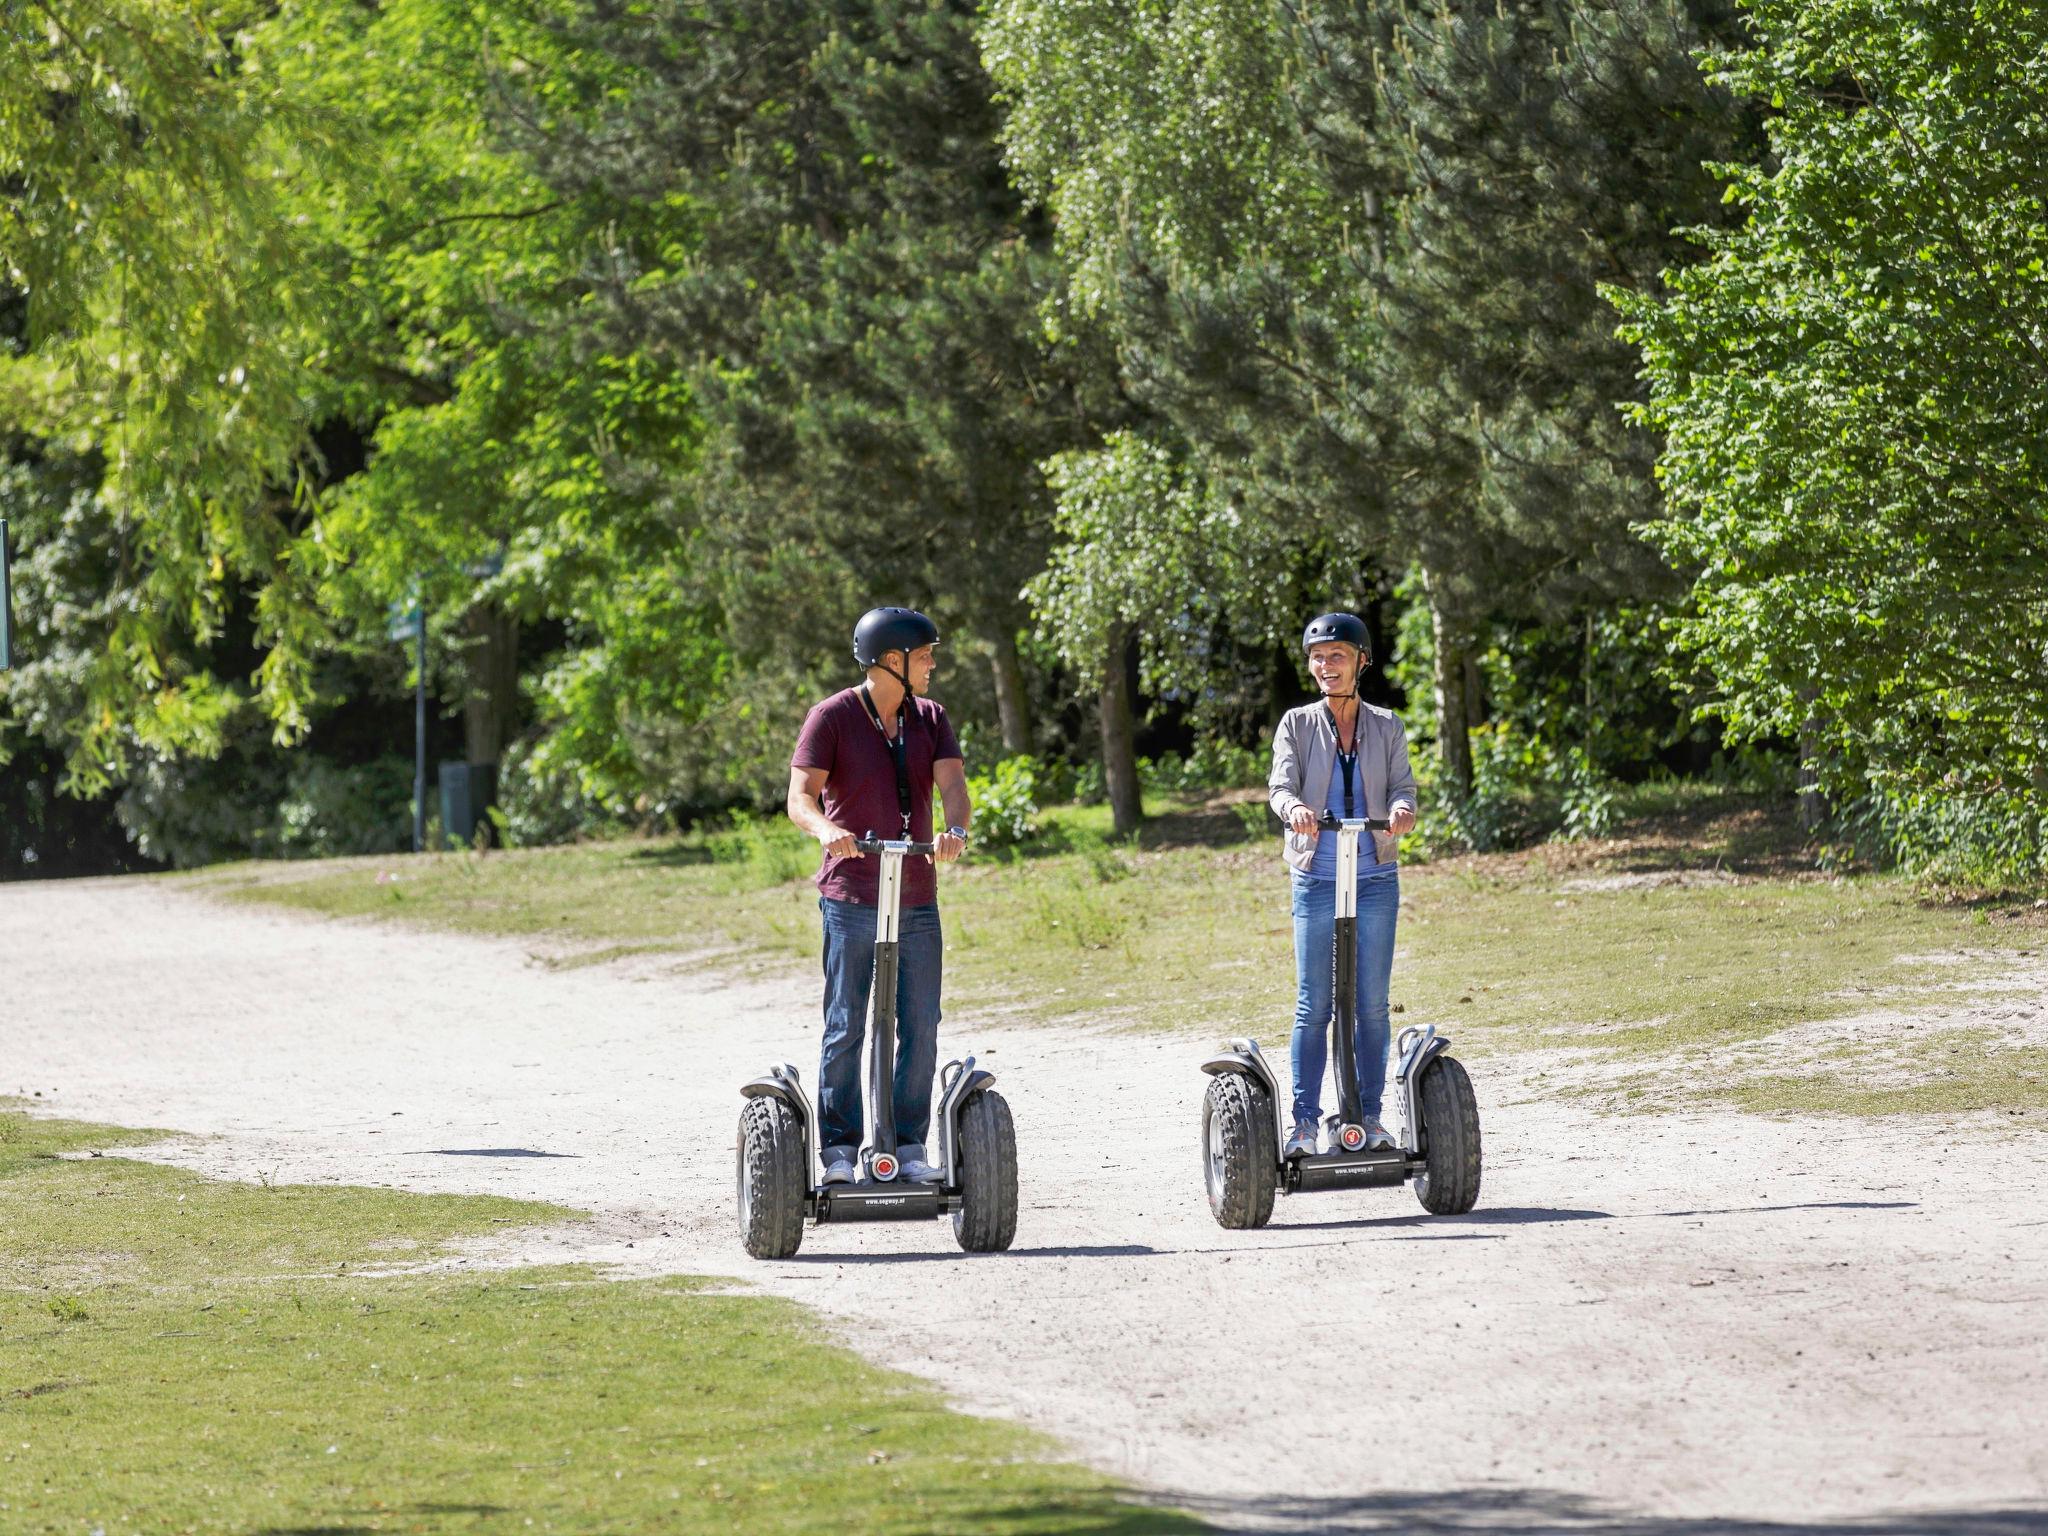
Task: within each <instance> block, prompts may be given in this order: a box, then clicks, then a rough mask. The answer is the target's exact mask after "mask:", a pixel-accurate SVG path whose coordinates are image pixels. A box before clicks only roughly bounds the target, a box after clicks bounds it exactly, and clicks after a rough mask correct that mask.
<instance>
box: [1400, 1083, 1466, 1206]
mask: <svg viewBox="0 0 2048 1536" xmlns="http://www.w3.org/2000/svg"><path fill="white" fill-rule="evenodd" d="M1422 1141H1423V1160H1424V1163H1425V1164H1426V1166H1425V1168H1424V1170H1423V1173H1422V1176H1421V1177H1420V1178H1418V1179H1417V1180H1416V1181H1415V1194H1416V1197H1417V1198H1418V1199H1420V1200H1421V1201H1422V1208H1423V1209H1424V1210H1426V1211H1428V1212H1429V1213H1430V1214H1431V1215H1432V1216H1462V1215H1464V1214H1465V1212H1467V1211H1469V1210H1471V1209H1472V1207H1473V1206H1474V1205H1476V1204H1477V1203H1478V1201H1479V1100H1478V1099H1477V1098H1475V1097H1474V1096H1473V1093H1472V1079H1471V1078H1470V1077H1469V1076H1467V1075H1466V1072H1465V1068H1464V1066H1463V1065H1462V1064H1461V1063H1460V1062H1459V1061H1458V1060H1457V1059H1456V1058H1455V1057H1452V1056H1439V1057H1437V1059H1436V1060H1435V1061H1432V1062H1431V1063H1430V1064H1429V1066H1428V1067H1427V1068H1425V1069H1424V1071H1423V1074H1422Z"/></svg>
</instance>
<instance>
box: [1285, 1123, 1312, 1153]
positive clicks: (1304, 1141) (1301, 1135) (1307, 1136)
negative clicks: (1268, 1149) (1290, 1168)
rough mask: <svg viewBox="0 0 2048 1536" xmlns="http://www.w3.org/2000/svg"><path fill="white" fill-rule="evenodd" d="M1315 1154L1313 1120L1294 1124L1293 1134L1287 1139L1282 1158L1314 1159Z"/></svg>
mask: <svg viewBox="0 0 2048 1536" xmlns="http://www.w3.org/2000/svg"><path fill="white" fill-rule="evenodd" d="M1315 1152H1316V1123H1315V1121H1313V1120H1297V1121H1295V1122H1294V1134H1293V1135H1292V1136H1290V1137H1288V1138H1287V1150H1286V1151H1285V1152H1283V1153H1281V1154H1280V1155H1281V1156H1282V1157H1314V1156H1315Z"/></svg>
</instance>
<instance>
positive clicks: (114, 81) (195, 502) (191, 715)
mask: <svg viewBox="0 0 2048 1536" xmlns="http://www.w3.org/2000/svg"><path fill="white" fill-rule="evenodd" d="M265 10H266V7H263V6H259V5H254V4H241V3H236V0H215V3H210V4H206V5H203V6H196V7H183V8H168V9H167V8H165V7H162V6H158V5H154V4H150V3H147V0H79V3H76V4H63V3H57V0H34V3H26V4H21V5H12V6H8V7H6V8H5V10H4V11H0V278H4V281H5V282H6V283H7V284H8V285H9V286H10V287H12V288H13V289H15V290H16V291H18V292H22V293H25V294H26V296H27V319H28V335H29V342H30V344H31V345H30V350H28V351H26V352H22V353H18V354H15V355H11V356H7V357H5V358H0V416H4V418H5V420H6V422H7V423H8V424H9V425H10V426H11V427H12V429H13V430H15V431H18V432H25V433H28V434H30V435H33V436H36V437H40V438H48V439H64V440H72V439H83V440H84V441H86V442H88V443H90V444H91V445H92V446H93V447H94V448H95V449H96V450H97V452H98V455H99V458H100V461H101V465H102V470H101V484H100V487H99V495H100V496H102V497H103V498H104V499H105V500H106V501H107V503H108V504H109V505H110V507H112V508H113V509H114V511H115V513H116V515H117V516H118V517H119V518H121V519H122V520H123V525H124V526H125V528H126V529H127V535H126V538H125V539H124V542H123V545H122V550H121V556H122V574H123V577H124V579H125V580H126V581H128V582H130V583H132V584H133V586H134V588H135V590H136V593H137V596H138V600H137V601H135V602H133V603H130V604H127V605H125V606H124V607H123V608H122V609H120V610H119V611H118V612H115V613H113V614H111V615H110V624H109V628H108V633H107V635H106V637H105V638H106V647H107V652H106V660H105V663H104V664H103V665H100V666H96V667H94V668H93V669H92V670H91V671H90V673H89V674H88V675H87V676H86V677H85V678H84V680H83V681H84V686H85V698H84V702H83V705H82V707H81V708H80V710H79V711H78V713H77V715H76V716H75V719H74V726H73V728H74V730H75V736H76V743H77V745H76V748H75V750H74V751H73V752H72V753H71V754H70V760H71V777H72V779H73V780H74V781H76V782H78V783H80V784H82V785H84V786H86V787H89V788H90V787H98V786H102V785H104V784H106V783H108V782H110V781H111V780H112V779H113V778H115V777H117V776H118V775H119V774H120V772H121V771H122V769H123V768H124V766H125V764H126V762H127V760H128V756H129V754H130V752H131V751H132V750H133V747H134V744H135V743H137V742H140V743H144V744H147V745H149V746H150V747H152V748H156V749H161V750H167V751H201V752H204V751H210V750H213V749H215V748H216V747H217V746H218V744H219V739H220V738H219V732H220V726H221V723H222V721H223V720H224V719H225V718H227V716H228V715H229V714H231V713H232V712H233V709H234V707H235V704H234V700H235V695H236V692H237V689H236V685H235V684H234V683H233V682H232V681H228V680H223V679H220V678H218V677H215V676H214V675H213V674H212V673H211V672H210V671H209V670H207V669H206V667H205V666H204V665H203V658H201V660H200V663H199V664H197V665H195V664H194V658H193V657H192V655H191V653H190V651H189V649H188V648H187V647H185V646H184V645H183V644H182V639H183V638H184V637H192V638H195V639H197V640H198V641H200V642H201V643H202V644H203V642H204V641H206V640H207V639H208V638H210V637H212V636H213V635H215V634H217V633H218V632H219V629H220V626H221V624H222V622H223V616H224V614H225V612H226V610H227V607H228V606H229V595H228V594H229V589H230V587H231V586H233V585H237V584H240V583H249V584H251V585H252V586H253V587H254V588H255V590H256V591H257V592H258V593H259V597H258V616H259V617H258V622H259V624H260V627H261V630H262V633H263V637H264V641H265V645H266V649H267V651H268V659H267V660H266V662H265V664H264V666H263V669H262V673H261V676H260V678H259V679H258V686H259V689H260V691H261V692H262V693H263V694H264V696H265V697H266V699H267V701H268V702H269V704H270V706H271V708H272V710H273V712H274V713H275V715H276V716H277V718H278V719H279V720H280V722H281V723H282V724H283V725H284V726H285V727H287V728H298V727H300V726H302V725H303V723H304V715H303V700H304V693H305V688H304V683H305V670H304V669H305V665H306V660H307V657H308V655H309V654H310V652H311V650H312V649H313V648H314V647H316V646H317V644H318V643H319V641H320V639H321V638H322V636H323V633H324V626H323V625H322V623H321V621H320V620H319V618H318V615H317V605H316V603H315V602H314V597H313V594H314V589H315V588H316V587H317V584H318V582H319V581H320V580H321V579H322V576H323V574H324V572H325V568H326V564H327V562H326V560H325V558H324V556H323V554H322V551H321V550H320V548H319V546H318V545H317V544H316V543H309V542H308V541H307V540H306V538H305V534H306V532H307V528H308V524H309V521H310V517H311V512H310V506H311V502H310V496H309V488H310V486H311V484H312V482H313V481H314V480H315V479H316V478H317V475H318V468H317V454H316V453H315V451H314V449H313V447H312V444H311V443H310V441H309V439H308V437H307V435H306V432H305V426H306V423H307V421H308V418H309V402H310V401H311V400H312V399H313V398H314V397H316V396H317V395H318V394H319V393H320V385H319V381H318V379H317V375H316V364H315V361H314V359H315V356H316V354H317V352H318V350H319V341H318V336H319V334H320V331H321V328H322V321H323V319H324V318H325V317H328V316H330V315H331V314H333V313H334V307H335V303H336V301H337V300H338V298H339V297H340V295H339V293H338V292H337V290H336V288H335V287H334V285H333V284H332V283H331V282H329V281H328V276H329V273H328V268H327V267H326V265H325V264H324V263H323V262H322V261H321V260H320V259H319V253H318V249H317V240H316V239H315V237H314V236H313V235H312V233H311V232H310V231H309V230H307V229H306V227H305V226H304V225H303V223H301V222H300V221H297V220H295V219H294V218H293V216H292V211H291V208H290V199H291V197H292V189H293V187H294V185H295V183H296V181H297V178H298V177H299V176H300V175H302V174H303V173H305V172H306V171H307V169H308V168H310V167H313V166H316V165H319V164H321V163H323V162H325V161H327V160H329V159H330V158H333V157H338V156H340V155H342V154H343V153H344V152H345V140H346V136H345V134H344V133H343V131H342V128H341V125H339V124H337V123H336V122H334V121H332V120H331V119H329V118H327V117H324V116H323V115H322V114H320V113H318V112H316V111H312V110H308V109H304V108H302V107H301V106H300V105H298V104H296V103H294V102H293V101H292V100H291V99H290V98H289V95H288V93H287V92H285V91H284V90H283V89H282V88H281V85H280V82H279V81H278V80H277V79H276V78H275V77H274V76H270V75H266V74H264V73H262V72H260V71H256V70H252V69H250V68H248V67H247V66H246V64H245V62H244V60H243V59H242V56H241V47H242V43H243V40H244V39H245V37H246V35H247V32H248V29H249V28H250V27H252V26H255V25H257V24H258V23H259V22H260V21H261V19H262V17H263V15H264V12H265Z"/></svg>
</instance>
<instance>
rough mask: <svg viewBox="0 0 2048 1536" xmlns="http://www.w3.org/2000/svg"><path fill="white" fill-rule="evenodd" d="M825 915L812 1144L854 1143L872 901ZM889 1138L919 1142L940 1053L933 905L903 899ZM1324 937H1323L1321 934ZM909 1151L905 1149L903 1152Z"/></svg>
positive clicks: (861, 1111)
mask: <svg viewBox="0 0 2048 1536" xmlns="http://www.w3.org/2000/svg"><path fill="white" fill-rule="evenodd" d="M818 910H819V911H820V912H822V913H823V914H824V917H825V1043H824V1047H823V1049H822V1050H821V1051H820V1053H819V1057H818V1145H819V1146H820V1147H822V1148H826V1149H831V1148H835V1147H844V1148H847V1149H848V1150H849V1151H852V1150H857V1149H858V1148H859V1146H860V1143H861V1134H862V1130H863V1128H864V1125H865V1122H866V1118H867V1116H866V1112H865V1107H864V1106H863V1104H862V1102H861V1084H862V1083H863V1082H864V1081H865V1075H864V1072H863V1070H862V1049H863V1047H864V1046H865V1045H866V1043H867V1037H868V998H869V996H870V995H871V994H872V992H873V991H874V984H875V921H876V917H877V914H878V909H877V908H875V907H869V906H863V905H861V904H860V903H859V902H854V901H834V900H833V899H832V898H831V897H829V896H821V897H819V898H818ZM896 931H897V937H898V939H899V941H900V944H899V948H898V952H897V964H896V1093H895V1101H896V1144H897V1146H898V1148H899V1149H901V1148H905V1147H922V1146H923V1145H924V1139H925V1131H926V1130H927V1128H928V1127H929V1126H930V1124H931V1118H932V1073H933V1072H934V1071H935V1070H937V1067H938V1061H939V976H940V971H941V968H942V966H943V965H944V962H945V941H944V939H943V937H942V936H941V934H940V932H939V909H938V907H937V906H936V905H933V906H923V907H905V908H904V909H903V912H902V916H901V917H900V919H899V920H898V922H897V925H896ZM1326 942H1327V941H1326ZM906 1155H908V1154H906Z"/></svg>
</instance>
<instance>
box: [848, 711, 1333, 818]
mask: <svg viewBox="0 0 2048 1536" xmlns="http://www.w3.org/2000/svg"><path fill="white" fill-rule="evenodd" d="M869 708H873V706H872V705H870V706H869ZM1323 718H1324V719H1326V720H1328V721H1329V722H1330V734H1331V735H1332V736H1334V737H1336V738H1337V766H1338V767H1339V768H1340V769H1342V770H1343V772H1344V819H1345V820H1346V821H1350V820H1351V819H1352V818H1353V817H1355V816H1356V815H1357V814H1358V811H1357V809H1356V807H1355V802H1354V801H1353V800H1352V790H1351V785H1352V779H1353V776H1354V775H1355V774H1356V773H1357V771H1358V722H1357V721H1356V720H1353V721H1352V722H1351V750H1350V751H1349V752H1346V751H1345V750H1344V733H1343V732H1342V731H1340V730H1338V729H1337V712H1336V711H1335V710H1334V709H1332V708H1330V706H1329V705H1328V704H1327V703H1325V704H1324V705H1323ZM877 723H879V717H878V719H877Z"/></svg>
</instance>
